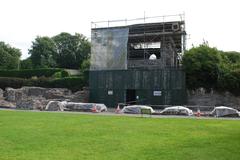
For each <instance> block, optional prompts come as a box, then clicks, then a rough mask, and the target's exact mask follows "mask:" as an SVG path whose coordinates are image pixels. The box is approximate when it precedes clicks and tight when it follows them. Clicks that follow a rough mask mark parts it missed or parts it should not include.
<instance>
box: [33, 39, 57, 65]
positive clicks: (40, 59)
mask: <svg viewBox="0 0 240 160" xmlns="http://www.w3.org/2000/svg"><path fill="white" fill-rule="evenodd" d="M29 54H30V55H31V56H30V59H31V61H32V66H33V68H45V67H56V66H57V64H56V56H57V48H56V45H55V43H54V41H53V40H52V39H51V38H49V37H37V38H36V39H35V41H34V42H32V46H31V49H30V50H29Z"/></svg>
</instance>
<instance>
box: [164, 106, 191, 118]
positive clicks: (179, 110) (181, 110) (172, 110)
mask: <svg viewBox="0 0 240 160" xmlns="http://www.w3.org/2000/svg"><path fill="white" fill-rule="evenodd" d="M160 114H163V115H187V116H191V115H193V111H192V110H191V109H189V108H186V107H183V106H173V107H167V108H165V109H164V110H162V111H161V112H160Z"/></svg>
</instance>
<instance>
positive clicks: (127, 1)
mask: <svg viewBox="0 0 240 160" xmlns="http://www.w3.org/2000/svg"><path fill="white" fill-rule="evenodd" d="M239 3H240V2H238V0H164V1H163V0H144V1H141V0H0V22H1V23H0V41H4V42H6V43H8V44H10V45H12V46H14V47H17V48H20V49H21V51H22V54H23V55H22V59H24V58H26V57H27V56H28V49H29V48H30V46H31V43H32V41H33V40H34V39H35V38H36V36H38V35H39V36H50V37H51V36H54V35H57V34H59V33H60V32H69V33H72V34H73V33H75V32H77V33H82V34H84V35H85V36H86V37H89V38H90V35H91V21H99V20H100V21H101V20H112V19H126V18H127V19H132V18H139V17H143V16H144V11H145V15H146V16H159V15H169V14H179V13H185V21H186V31H187V33H188V34H189V39H188V41H187V43H188V46H187V47H188V48H189V47H191V46H192V44H194V45H198V44H199V43H202V42H203V39H205V40H206V41H208V42H209V44H210V45H211V46H213V47H217V48H219V49H221V50H225V51H240V40H239V39H238V37H240V4H239Z"/></svg>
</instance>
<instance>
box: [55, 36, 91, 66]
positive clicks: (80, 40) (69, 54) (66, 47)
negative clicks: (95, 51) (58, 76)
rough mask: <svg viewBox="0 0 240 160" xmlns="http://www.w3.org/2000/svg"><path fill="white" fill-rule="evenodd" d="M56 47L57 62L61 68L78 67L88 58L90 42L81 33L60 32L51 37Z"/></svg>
mask: <svg viewBox="0 0 240 160" xmlns="http://www.w3.org/2000/svg"><path fill="white" fill-rule="evenodd" d="M53 40H54V42H55V44H56V47H57V64H58V65H59V67H61V68H71V69H79V68H80V67H81V64H82V63H83V62H84V61H85V60H87V59H89V56H90V48H91V45H90V42H89V41H88V39H87V38H86V37H85V36H83V35H82V34H78V33H75V35H71V34H69V33H64V32H63V33H60V34H59V35H56V36H54V37H53Z"/></svg>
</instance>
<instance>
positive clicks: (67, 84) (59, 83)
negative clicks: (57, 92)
mask: <svg viewBox="0 0 240 160" xmlns="http://www.w3.org/2000/svg"><path fill="white" fill-rule="evenodd" d="M87 85H88V84H87V82H86V80H85V79H84V78H83V77H66V78H59V79H50V78H38V79H23V78H9V77H0V88H2V89H5V88H6V87H12V88H21V87H22V86H36V87H45V88H68V89H70V90H72V91H77V90H81V89H82V88H83V87H84V86H87Z"/></svg>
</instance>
